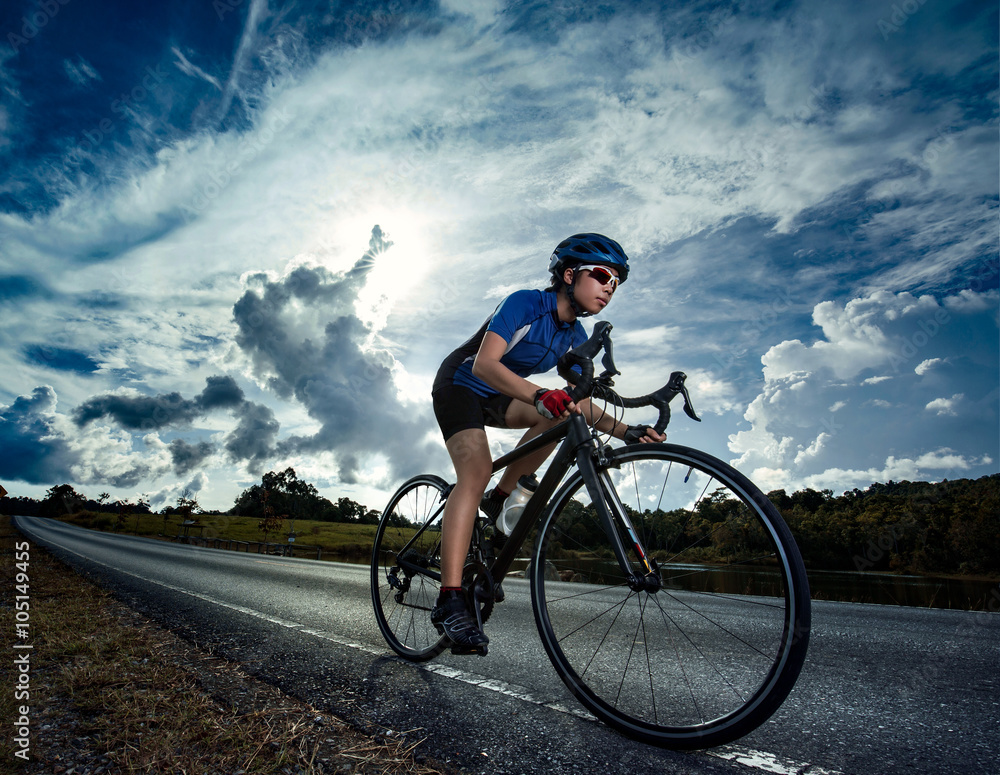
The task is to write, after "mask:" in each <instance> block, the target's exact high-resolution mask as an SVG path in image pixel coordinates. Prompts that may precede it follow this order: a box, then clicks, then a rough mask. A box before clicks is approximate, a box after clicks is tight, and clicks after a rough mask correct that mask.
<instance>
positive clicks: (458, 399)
mask: <svg viewBox="0 0 1000 775" xmlns="http://www.w3.org/2000/svg"><path fill="white" fill-rule="evenodd" d="M432 398H433V399H434V416H435V417H437V421H438V425H440V426H441V432H442V433H443V434H444V440H445V441H448V439H450V438H451V437H452V436H454V435H455V434H456V433H458V432H459V431H464V430H467V429H469V428H482V429H485V428H486V426H487V425H489V426H490V427H492V428H506V427H507V422H506V417H507V407H508V406H510V402H511V401H513V400H514V399H512V398H511V397H510V396H505V395H504V394H503V393H497V394H495V395H492V396H488V397H487V398H483V397H482V396H480V395H479V394H477V393H476V392H475V391H473V390H470V389H469V388H467V387H462V386H461V385H454V384H451V385H442V386H441V387H439V388H438V389H437V390H435V391H434V392H433V393H432Z"/></svg>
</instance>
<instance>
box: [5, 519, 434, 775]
mask: <svg viewBox="0 0 1000 775" xmlns="http://www.w3.org/2000/svg"><path fill="white" fill-rule="evenodd" d="M15 540H20V536H19V535H17V534H16V533H15V531H13V529H12V528H11V527H10V522H9V518H6V517H5V518H3V522H2V526H0V562H2V565H3V571H2V573H3V579H4V581H5V582H6V583H5V584H4V590H5V592H6V591H7V590H10V589H11V588H12V587H11V585H10V582H11V581H12V579H13V574H12V571H13V568H14V558H13V546H14V541H15ZM29 568H30V571H29V575H30V585H31V586H30V589H31V601H30V602H31V610H30V613H31V619H30V637H29V642H30V643H31V644H32V645H33V646H34V649H33V651H32V652H31V655H32V656H31V668H32V670H31V698H30V706H31V740H32V746H31V760H32V763H31V765H30V766H29V767H27V768H25V767H23V766H22V767H16V766H15V765H16V764H20V760H18V759H16V758H15V757H14V756H13V753H14V747H13V744H12V741H11V739H10V738H11V736H10V735H9V734H5V735H3V737H2V738H0V772H3V771H5V770H7V769H8V768H10V771H18V772H31V773H36V772H37V773H41V772H44V773H52V774H53V775H58V774H59V773H70V772H75V773H84V772H92V773H98V772H102V773H160V772H170V773H199V775H207V774H208V773H227V774H228V775H235V774H236V773H240V774H242V775H251V773H294V774H295V775H326V774H327V773H334V772H336V773H349V772H350V773H354V772H357V773H407V774H412V775H425V774H426V775H431V774H432V773H441V772H443V770H442V769H441V768H438V767H435V766H434V765H433V764H432V763H430V762H427V761H425V760H424V759H423V758H422V757H421V756H420V754H419V745H420V742H417V743H413V742H412V738H413V736H414V734H413V733H415V732H416V731H415V730H411V731H410V734H406V735H403V734H397V735H393V733H388V731H387V735H386V736H385V737H371V736H370V735H367V734H363V733H361V732H359V731H358V730H356V729H354V728H352V727H350V726H349V725H348V724H346V723H345V722H343V721H341V720H340V719H337V718H336V717H333V716H331V715H329V714H326V713H322V712H320V711H318V710H316V709H315V708H312V707H310V706H308V705H307V704H305V703H302V702H300V701H298V700H295V699H293V698H290V697H288V696H287V695H284V694H282V693H281V692H280V691H279V690H277V689H275V688H274V687H272V686H270V685H268V684H265V683H263V682H261V681H259V680H257V679H255V678H253V677H251V676H249V675H247V674H245V673H243V672H242V670H240V668H239V666H237V665H234V664H232V663H229V662H227V661H225V660H223V659H220V658H218V657H215V656H212V655H210V654H206V653H204V652H201V651H199V650H198V649H196V648H194V647H193V646H191V645H190V644H189V643H187V642H186V641H183V640H181V639H180V638H178V637H176V636H174V635H173V634H171V633H170V632H167V631H165V630H163V629H161V628H160V627H158V626H156V625H154V624H152V623H151V622H148V621H145V620H143V619H141V617H139V616H138V614H136V613H135V612H133V611H131V610H130V609H128V608H127V607H125V606H123V605H121V604H120V603H118V602H117V601H115V600H114V599H113V598H112V597H110V595H108V594H107V593H105V592H104V591H103V590H101V589H99V588H97V587H95V586H94V585H92V584H90V583H89V582H87V581H85V580H83V579H82V578H81V577H80V576H78V575H77V574H76V573H75V572H74V571H72V570H71V569H69V568H67V567H66V566H64V565H62V564H61V563H60V562H59V561H58V560H56V559H55V558H53V557H52V556H51V555H49V554H47V553H46V552H45V551H44V550H42V549H41V548H40V547H37V546H34V545H33V546H32V547H31V558H30V566H29ZM4 597H5V598H6V599H4V600H3V601H2V605H0V619H2V621H0V628H2V631H3V632H4V633H8V635H7V640H8V648H7V649H5V651H6V653H7V654H8V655H10V654H12V653H13V651H12V650H11V648H10V646H11V645H13V638H12V637H11V635H12V633H13V632H14V621H13V620H14V611H13V608H12V605H11V604H12V600H11V598H12V595H10V594H9V593H6V594H5V595H4ZM7 659H8V660H9V659H12V657H9V656H8V657H7ZM8 667H9V664H7V665H4V667H3V671H2V672H3V673H5V674H6V673H7V672H8ZM12 686H13V684H12V681H10V680H6V679H5V680H4V686H3V689H2V690H0V716H2V717H3V718H7V719H13V718H16V715H15V710H17V706H18V705H20V704H22V703H19V702H16V701H15V700H14V698H13V696H12V695H13V690H12ZM74 768H75V769H74Z"/></svg>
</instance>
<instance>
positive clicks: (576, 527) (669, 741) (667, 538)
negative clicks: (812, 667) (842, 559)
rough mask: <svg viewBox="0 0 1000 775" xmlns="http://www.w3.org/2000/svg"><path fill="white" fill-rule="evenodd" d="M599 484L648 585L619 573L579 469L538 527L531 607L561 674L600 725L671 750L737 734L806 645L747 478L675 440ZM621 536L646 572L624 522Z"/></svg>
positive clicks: (778, 555)
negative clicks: (653, 569)
mask: <svg viewBox="0 0 1000 775" xmlns="http://www.w3.org/2000/svg"><path fill="white" fill-rule="evenodd" d="M612 459H613V467H612V468H610V469H608V470H607V471H606V472H604V473H603V474H602V475H601V480H602V483H603V485H602V486H603V487H604V488H605V489H606V490H609V491H611V492H610V494H609V495H608V496H607V497H610V498H612V499H613V498H615V497H617V498H619V499H620V502H621V503H622V504H623V508H624V511H625V513H627V514H628V517H629V519H630V521H631V523H632V526H633V528H634V530H635V532H636V533H637V534H638V536H639V539H640V542H641V544H642V545H643V546H644V547H645V548H646V550H647V552H648V553H649V554H650V555H651V556H652V557H653V558H654V560H655V563H656V565H657V566H658V567H657V575H658V576H659V582H658V583H655V582H654V584H653V586H652V587H647V588H645V589H643V588H642V585H641V584H640V583H638V582H637V581H636V580H635V579H632V580H630V579H628V578H627V576H626V575H625V574H623V572H622V569H621V567H620V566H619V563H618V561H617V560H616V559H615V555H614V554H613V552H612V551H611V541H610V540H609V537H608V534H607V533H606V532H605V530H604V528H603V527H602V526H601V523H600V521H599V520H598V518H597V515H596V512H595V510H594V509H593V507H592V505H591V500H590V496H589V495H588V492H587V488H586V487H585V486H583V478H582V476H581V474H580V473H579V471H576V472H574V473H573V474H572V475H571V476H570V477H569V478H568V479H567V480H566V482H565V483H564V484H563V486H562V487H561V489H560V490H559V492H557V493H556V495H555V496H554V497H553V499H552V502H551V504H550V506H549V508H548V511H547V512H546V515H545V516H544V517H543V523H542V530H541V532H540V534H539V540H538V543H537V545H536V549H535V552H536V554H535V562H534V564H533V568H532V575H531V585H532V588H531V593H532V605H533V607H534V611H535V620H536V623H537V625H538V630H539V633H540V635H541V637H542V642H543V644H544V646H545V650H546V651H547V652H548V655H549V658H550V659H551V660H552V663H553V665H554V666H555V668H556V671H557V672H558V673H559V675H560V677H561V678H562V679H563V681H564V682H565V683H566V685H567V686H568V687H569V688H570V690H571V691H572V692H573V693H574V694H575V695H576V697H577V698H578V699H579V700H580V701H581V702H582V703H583V704H584V705H585V706H586V707H587V708H588V709H589V710H590V711H591V712H592V713H594V715H596V716H597V717H598V718H600V719H601V720H603V721H604V722H606V723H608V724H609V725H611V726H613V727H615V728H617V729H619V730H621V731H622V732H624V733H625V734H627V735H629V736H631V737H634V738H636V739H639V740H642V741H644V742H648V743H652V744H654V745H659V746H662V747H667V748H706V747H710V746H714V745H719V744H721V743H725V742H729V741H731V740H734V739H736V738H738V737H741V736H743V735H745V734H746V733H748V732H749V731H751V730H752V729H754V728H756V727H757V726H758V725H760V724H761V723H763V722H764V721H765V720H766V719H767V718H768V717H770V716H771V714H772V713H774V711H775V710H777V708H778V707H779V706H780V705H781V703H782V702H783V701H784V699H785V697H786V696H787V695H788V692H789V691H790V690H791V688H792V686H793V685H794V683H795V680H796V678H797V677H798V674H799V671H800V669H801V667H802V662H803V660H804V659H805V653H806V648H807V645H808V639H809V622H810V602H809V586H808V581H807V579H806V573H805V568H804V566H803V564H802V559H801V556H800V554H799V551H798V548H797V547H796V545H795V542H794V540H793V539H792V536H791V533H790V532H789V530H788V528H787V526H786V525H785V523H784V521H783V520H782V519H781V517H780V515H779V514H778V512H777V510H776V509H775V508H774V506H773V505H772V504H771V503H770V501H768V500H767V498H766V497H765V496H764V495H763V494H762V493H761V492H760V490H758V489H757V487H755V486H754V485H753V484H752V483H751V482H750V481H749V480H747V479H746V477H744V476H742V475H741V474H740V473H738V472H737V471H736V470H735V469H733V468H731V467H730V466H728V465H727V464H725V463H723V462H722V461H720V460H717V459H715V458H713V457H711V456H710V455H706V454H704V453H702V452H699V451H697V450H693V449H689V448H686V447H681V446H677V445H673V444H648V445H647V444H642V445H636V446H629V447H625V448H623V449H619V450H616V451H615V452H614V453H613V455H612ZM616 529H617V530H619V534H620V535H621V537H622V543H623V544H624V546H625V548H626V550H627V551H629V552H630V554H631V555H632V556H633V558H634V561H633V567H632V568H631V572H632V573H633V574H636V576H637V577H638V578H642V577H643V576H644V575H645V574H646V570H645V568H644V567H643V566H642V565H641V564H640V562H639V561H638V557H637V556H635V555H637V553H636V551H635V549H634V542H633V541H632V539H631V538H630V537H629V535H628V533H627V531H626V530H625V529H624V525H623V524H622V525H617V526H616Z"/></svg>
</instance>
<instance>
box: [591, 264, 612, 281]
mask: <svg viewBox="0 0 1000 775" xmlns="http://www.w3.org/2000/svg"><path fill="white" fill-rule="evenodd" d="M590 274H591V276H592V277H593V278H594V279H595V280H597V282H598V283H600V284H601V285H607V284H608V283H609V282H611V281H612V280H614V284H615V286H617V285H618V278H617V277H615V276H614V275H613V274H611V272H609V271H608V270H607V269H602V268H601V267H599V266H595V267H594V268H593V269H591V270H590Z"/></svg>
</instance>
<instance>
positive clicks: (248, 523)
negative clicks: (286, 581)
mask: <svg viewBox="0 0 1000 775" xmlns="http://www.w3.org/2000/svg"><path fill="white" fill-rule="evenodd" d="M62 519H63V521H65V522H69V523H71V524H74V525H79V526H80V527H86V528H91V529H93V530H103V531H105V532H109V533H111V532H119V533H127V534H129V535H139V536H148V537H150V538H164V539H170V540H172V539H174V538H175V537H176V536H178V535H181V534H182V533H183V528H182V526H181V523H182V521H183V518H182V517H181V516H180V515H177V514H172V515H169V516H167V517H164V516H163V515H162V514H132V515H129V516H127V517H126V518H125V519H124V521H123V522H122V523H121V524H118V517H117V515H115V514H106V513H100V514H98V513H94V512H81V513H79V514H73V515H67V516H65V517H63V518H62ZM195 521H196V523H197V524H196V526H195V527H192V528H189V529H188V534H189V535H190V536H191V537H194V538H199V537H200V538H205V539H209V540H212V539H220V540H232V541H249V542H258V541H263V540H264V533H263V531H261V530H260V528H259V524H260V520H259V519H257V518H255V517H231V516H228V515H226V514H197V515H195ZM198 526H200V527H198ZM116 528H117V529H116ZM289 528H290V522H289V521H288V520H284V521H283V523H282V527H281V530H280V531H279V532H278V533H269V534H268V536H267V541H268V543H274V544H288V543H289V542H288V533H289ZM374 538H375V525H358V524H352V523H347V522H320V521H318V520H306V519H297V520H295V542H294V547H293V553H294V555H295V556H296V557H315V556H316V552H315V550H314V549H309V548H308V547H316V546H319V547H321V548H322V559H324V560H340V561H348V562H367V561H368V559H369V558H370V556H371V547H372V541H373V540H374ZM209 545H210V546H211V545H213V544H209ZM223 548H225V547H223ZM251 551H256V548H252V549H251Z"/></svg>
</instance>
